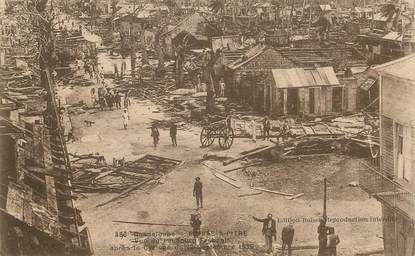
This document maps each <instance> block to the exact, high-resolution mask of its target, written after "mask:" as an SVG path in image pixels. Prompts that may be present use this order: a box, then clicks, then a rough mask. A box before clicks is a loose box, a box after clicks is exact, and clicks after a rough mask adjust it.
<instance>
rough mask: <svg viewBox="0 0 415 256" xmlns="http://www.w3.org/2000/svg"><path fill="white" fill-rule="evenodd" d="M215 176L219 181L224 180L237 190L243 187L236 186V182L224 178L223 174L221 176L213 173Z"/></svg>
mask: <svg viewBox="0 0 415 256" xmlns="http://www.w3.org/2000/svg"><path fill="white" fill-rule="evenodd" d="M213 175H214V176H215V177H216V178H218V179H220V180H222V181H224V182H226V183H228V184H229V185H232V186H234V187H235V188H241V185H238V184H235V183H234V182H232V181H231V180H230V179H228V178H227V177H226V176H223V175H221V174H219V173H217V172H214V173H213Z"/></svg>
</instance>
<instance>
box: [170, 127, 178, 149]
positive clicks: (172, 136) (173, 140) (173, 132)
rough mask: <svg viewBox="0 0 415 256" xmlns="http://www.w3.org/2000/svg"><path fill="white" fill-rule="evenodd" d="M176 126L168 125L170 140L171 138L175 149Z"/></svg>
mask: <svg viewBox="0 0 415 256" xmlns="http://www.w3.org/2000/svg"><path fill="white" fill-rule="evenodd" d="M176 136H177V125H176V124H175V123H172V124H171V125H170V138H171V143H172V145H173V147H177V139H176Z"/></svg>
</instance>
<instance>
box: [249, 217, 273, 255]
mask: <svg viewBox="0 0 415 256" xmlns="http://www.w3.org/2000/svg"><path fill="white" fill-rule="evenodd" d="M252 218H253V219H254V220H256V221H259V222H262V223H263V225H262V234H263V235H264V237H265V247H266V250H267V253H272V250H273V248H272V238H274V240H277V227H276V226H277V225H276V222H275V220H274V219H273V218H272V214H271V213H269V214H268V216H267V218H266V219H258V218H255V217H254V216H252Z"/></svg>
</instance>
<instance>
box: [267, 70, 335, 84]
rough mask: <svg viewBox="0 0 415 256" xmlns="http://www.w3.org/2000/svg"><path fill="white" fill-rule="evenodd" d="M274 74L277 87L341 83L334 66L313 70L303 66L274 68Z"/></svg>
mask: <svg viewBox="0 0 415 256" xmlns="http://www.w3.org/2000/svg"><path fill="white" fill-rule="evenodd" d="M272 76H273V78H274V83H275V86H276V87H277V88H300V87H313V86H334V85H339V84H340V83H339V80H338V79H337V77H336V74H335V73H334V70H333V67H322V68H317V69H313V70H305V69H302V68H289V69H273V70H272Z"/></svg>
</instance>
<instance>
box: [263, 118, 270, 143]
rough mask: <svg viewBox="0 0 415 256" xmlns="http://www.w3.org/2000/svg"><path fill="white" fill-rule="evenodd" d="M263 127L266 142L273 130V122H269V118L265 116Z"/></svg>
mask: <svg viewBox="0 0 415 256" xmlns="http://www.w3.org/2000/svg"><path fill="white" fill-rule="evenodd" d="M262 126H263V130H264V140H269V131H270V130H271V122H270V121H269V118H268V116H265V118H264V120H263V121H262Z"/></svg>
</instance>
